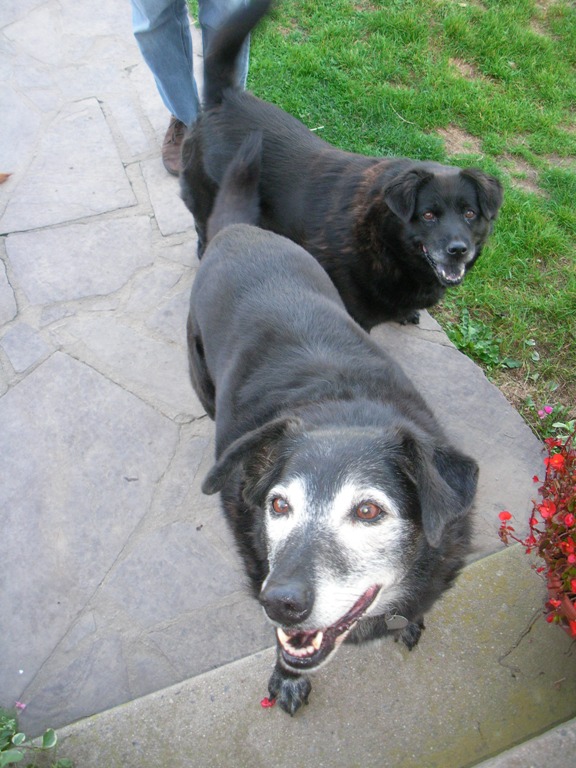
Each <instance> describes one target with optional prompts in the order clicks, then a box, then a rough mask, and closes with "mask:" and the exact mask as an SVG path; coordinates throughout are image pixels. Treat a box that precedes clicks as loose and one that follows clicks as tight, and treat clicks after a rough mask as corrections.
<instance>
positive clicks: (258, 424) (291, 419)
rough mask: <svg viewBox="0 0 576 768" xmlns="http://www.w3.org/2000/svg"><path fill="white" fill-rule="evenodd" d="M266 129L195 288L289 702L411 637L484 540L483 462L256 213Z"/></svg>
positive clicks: (218, 486)
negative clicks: (345, 651)
mask: <svg viewBox="0 0 576 768" xmlns="http://www.w3.org/2000/svg"><path fill="white" fill-rule="evenodd" d="M261 142H262V134H261V133H260V132H254V133H250V134H249V135H248V137H247V138H246V139H245V141H244V142H243V144H242V145H241V147H240V149H239V151H238V152H237V154H236V156H235V158H234V160H233V162H232V163H231V165H230V167H229V168H228V170H227V173H226V176H225V178H224V181H223V183H222V186H221V189H220V192H219V195H218V198H217V202H216V205H215V208H214V212H213V214H212V217H211V220H210V226H209V230H208V235H209V239H210V241H209V245H208V247H207V250H206V253H205V256H204V258H203V260H202V262H201V263H200V266H199V268H198V273H197V276H196V278H195V282H194V286H193V289H192V295H191V302H190V314H189V321H188V345H189V354H190V372H191V378H192V382H193V385H194V388H195V390H196V392H197V394H198V396H199V398H200V400H201V402H202V403H203V405H204V407H205V409H206V411H207V413H208V414H209V415H210V416H211V417H212V418H214V419H215V422H216V463H215V464H214V466H213V467H212V469H211V470H210V472H209V474H208V476H207V477H206V479H205V481H204V484H203V490H204V492H205V493H208V494H212V493H216V492H220V493H221V499H222V505H223V509H224V512H225V515H226V517H227V520H228V522H229V524H230V526H231V528H232V531H233V533H234V536H235V539H236V542H237V545H238V549H239V552H240V554H241V556H242V558H243V561H244V565H245V568H246V572H247V574H248V576H249V577H250V580H251V584H252V587H253V591H254V595H255V597H256V598H257V599H258V600H259V601H260V603H261V605H262V607H263V609H264V611H265V613H266V616H267V617H268V619H269V620H270V621H271V623H272V624H273V625H274V627H275V629H276V638H277V650H278V653H277V663H276V666H275V668H274V671H273V673H272V676H271V678H270V681H269V692H270V696H272V697H273V698H275V699H277V701H278V703H279V705H280V706H281V707H282V709H284V710H285V711H287V712H289V713H290V714H294V713H295V712H296V710H298V708H299V707H300V706H301V704H302V703H304V702H306V701H307V698H308V695H309V692H310V689H311V685H310V680H309V678H308V673H310V672H314V671H315V670H317V669H319V668H320V667H321V666H322V665H323V664H324V663H326V662H327V661H328V660H329V659H330V658H331V657H332V656H333V655H334V653H335V651H336V649H337V648H338V646H339V645H340V644H341V643H342V642H343V641H347V642H355V643H359V642H363V641H365V640H370V639H373V638H379V637H383V636H384V635H388V634H391V635H393V636H395V637H396V638H400V639H401V640H402V641H403V642H404V643H405V644H406V645H407V646H408V648H412V647H413V646H414V645H415V644H416V643H417V642H418V640H419V638H420V634H421V631H422V629H423V616H424V614H425V612H426V611H428V609H429V608H430V607H431V605H432V604H433V603H434V601H435V600H436V599H437V598H438V597H439V596H440V595H441V594H442V593H443V592H444V590H446V589H447V588H448V587H449V586H450V585H451V584H452V582H453V580H454V578H455V576H456V575H457V573H458V571H459V570H460V568H461V567H462V565H463V563H464V557H465V555H466V553H467V552H468V551H469V546H470V528H471V515H470V511H471V506H472V502H473V498H474V495H475V491H476V483H477V473H478V468H477V465H476V462H475V461H474V460H473V459H471V458H470V457H468V456H466V455H464V454H462V453H461V452H460V451H459V450H457V449H456V448H455V447H453V446H452V445H451V444H450V443H449V442H448V440H447V439H446V437H445V435H444V433H443V431H442V429H441V427H440V425H439V424H438V422H437V421H436V419H435V417H434V416H433V414H432V413H431V411H430V409H429V407H428V406H427V405H426V403H425V401H424V400H423V398H422V397H421V396H420V395H419V393H418V392H417V391H416V389H415V388H414V386H413V385H412V383H411V382H410V381H409V379H408V378H407V377H406V376H405V374H404V373H403V372H402V370H401V369H400V368H399V366H398V365H397V364H396V363H395V362H394V361H393V360H392V359H391V358H390V357H389V356H388V355H387V354H386V352H384V351H383V350H382V349H381V348H380V347H379V346H378V345H377V344H376V343H375V342H374V341H373V340H372V339H371V338H370V336H369V335H368V334H367V333H366V332H365V331H364V330H362V329H361V328H360V326H359V325H357V324H356V322H354V320H352V318H350V316H349V315H348V313H347V312H346V309H345V307H344V304H343V302H342V300H341V298H340V296H339V294H338V291H337V290H336V288H335V287H334V285H333V284H332V282H331V280H330V279H329V277H328V275H327V274H326V272H325V271H324V270H323V269H322V268H321V267H320V265H319V264H318V262H317V261H316V260H315V259H314V258H313V257H312V256H310V254H308V253H307V252H306V251H304V250H303V249H302V248H301V247H300V246H298V245H296V244H295V243H293V242H292V241H290V240H287V239H285V238H284V237H282V236H279V235H276V234H273V233H272V232H268V231H264V230H262V229H259V228H258V227H256V226H254V225H253V224H254V223H255V222H256V221H257V220H258V216H259V212H258V181H259V170H260V153H261Z"/></svg>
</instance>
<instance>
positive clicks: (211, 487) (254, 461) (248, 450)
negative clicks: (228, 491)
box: [202, 418, 301, 496]
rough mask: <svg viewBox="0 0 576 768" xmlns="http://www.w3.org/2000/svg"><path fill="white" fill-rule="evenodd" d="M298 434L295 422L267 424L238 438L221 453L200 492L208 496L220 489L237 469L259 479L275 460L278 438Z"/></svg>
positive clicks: (298, 428) (299, 429) (298, 421)
mask: <svg viewBox="0 0 576 768" xmlns="http://www.w3.org/2000/svg"><path fill="white" fill-rule="evenodd" d="M300 432H301V422H300V420H299V419H294V418H285V419H275V420H274V421H269V422H268V423H267V424H264V426H262V427H259V428H258V429H254V430H252V431H251V432H248V433H247V434H246V435H243V436H242V437H239V438H238V439H237V440H235V441H234V442H233V443H232V444H231V445H230V446H228V448H227V449H226V450H225V451H224V453H223V454H222V456H220V458H219V459H218V461H217V462H216V464H214V466H213V467H212V469H211V470H210V471H209V472H208V474H207V476H206V478H205V480H204V482H203V483H202V492H203V493H205V494H206V495H208V496H210V495H211V494H213V493H218V491H221V490H222V488H223V487H224V484H225V482H226V480H227V478H228V477H229V476H230V474H231V473H232V472H234V471H235V470H236V469H237V468H238V466H239V465H242V466H246V465H248V464H250V465H251V466H252V468H253V469H254V470H257V465H258V468H259V470H260V471H259V472H257V474H259V475H261V474H263V473H265V472H268V471H269V470H270V468H271V466H272V465H273V463H274V460H275V458H276V454H277V451H276V447H277V446H278V444H279V442H280V441H281V439H282V438H284V437H287V436H289V435H295V434H297V433H300ZM255 482H256V481H255Z"/></svg>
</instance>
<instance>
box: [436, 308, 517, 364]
mask: <svg viewBox="0 0 576 768" xmlns="http://www.w3.org/2000/svg"><path fill="white" fill-rule="evenodd" d="M446 334H447V336H448V338H449V339H450V341H451V342H452V343H453V344H454V345H455V346H456V347H457V348H458V349H459V350H460V351H462V352H464V353H465V354H467V355H468V356H469V357H471V358H472V359H474V360H477V361H478V362H480V363H483V364H484V366H485V367H486V368H488V369H489V370H490V369H492V368H495V367H500V368H519V367H520V366H521V365H522V363H521V362H520V361H519V360H513V359H512V358H510V357H505V356H503V355H502V352H501V349H500V347H501V339H498V338H496V337H495V336H494V334H493V332H492V330H491V329H490V328H489V327H488V326H487V325H486V324H485V323H483V322H482V321H481V320H478V319H473V318H472V317H471V316H470V312H469V311H468V309H466V308H465V309H463V310H462V316H461V318H460V320H459V321H458V322H449V323H447V325H446Z"/></svg>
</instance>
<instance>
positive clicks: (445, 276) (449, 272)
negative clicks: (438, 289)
mask: <svg viewBox="0 0 576 768" xmlns="http://www.w3.org/2000/svg"><path fill="white" fill-rule="evenodd" d="M421 248H422V253H423V254H424V256H425V258H426V261H427V262H428V264H430V266H431V267H432V269H433V270H434V274H435V275H436V277H437V279H438V282H439V283H440V285H443V286H444V287H449V286H451V285H459V284H460V283H461V282H462V280H464V275H465V273H466V267H465V265H464V264H454V265H453V266H448V265H446V264H442V265H440V264H438V262H437V261H435V259H433V258H432V256H431V255H430V251H429V250H428V249H427V248H426V246H425V245H424V243H422V244H421Z"/></svg>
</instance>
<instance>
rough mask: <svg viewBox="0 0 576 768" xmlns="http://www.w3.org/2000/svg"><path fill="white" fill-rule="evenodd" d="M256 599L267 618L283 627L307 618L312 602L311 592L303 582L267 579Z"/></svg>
mask: <svg viewBox="0 0 576 768" xmlns="http://www.w3.org/2000/svg"><path fill="white" fill-rule="evenodd" d="M258 599H259V600H260V604H261V605H262V607H263V608H264V610H265V611H266V613H267V615H268V617H269V618H270V619H272V621H278V622H280V624H282V625H284V626H290V625H292V624H298V623H299V622H301V621H304V619H306V618H308V616H309V615H310V612H311V610H312V605H313V602H314V598H313V595H312V591H311V590H310V589H309V588H308V587H307V586H306V584H304V583H303V582H300V581H289V582H281V581H275V580H273V579H272V580H271V579H268V581H267V582H266V585H265V586H264V588H263V589H262V591H261V592H260V597H259V598H258Z"/></svg>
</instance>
